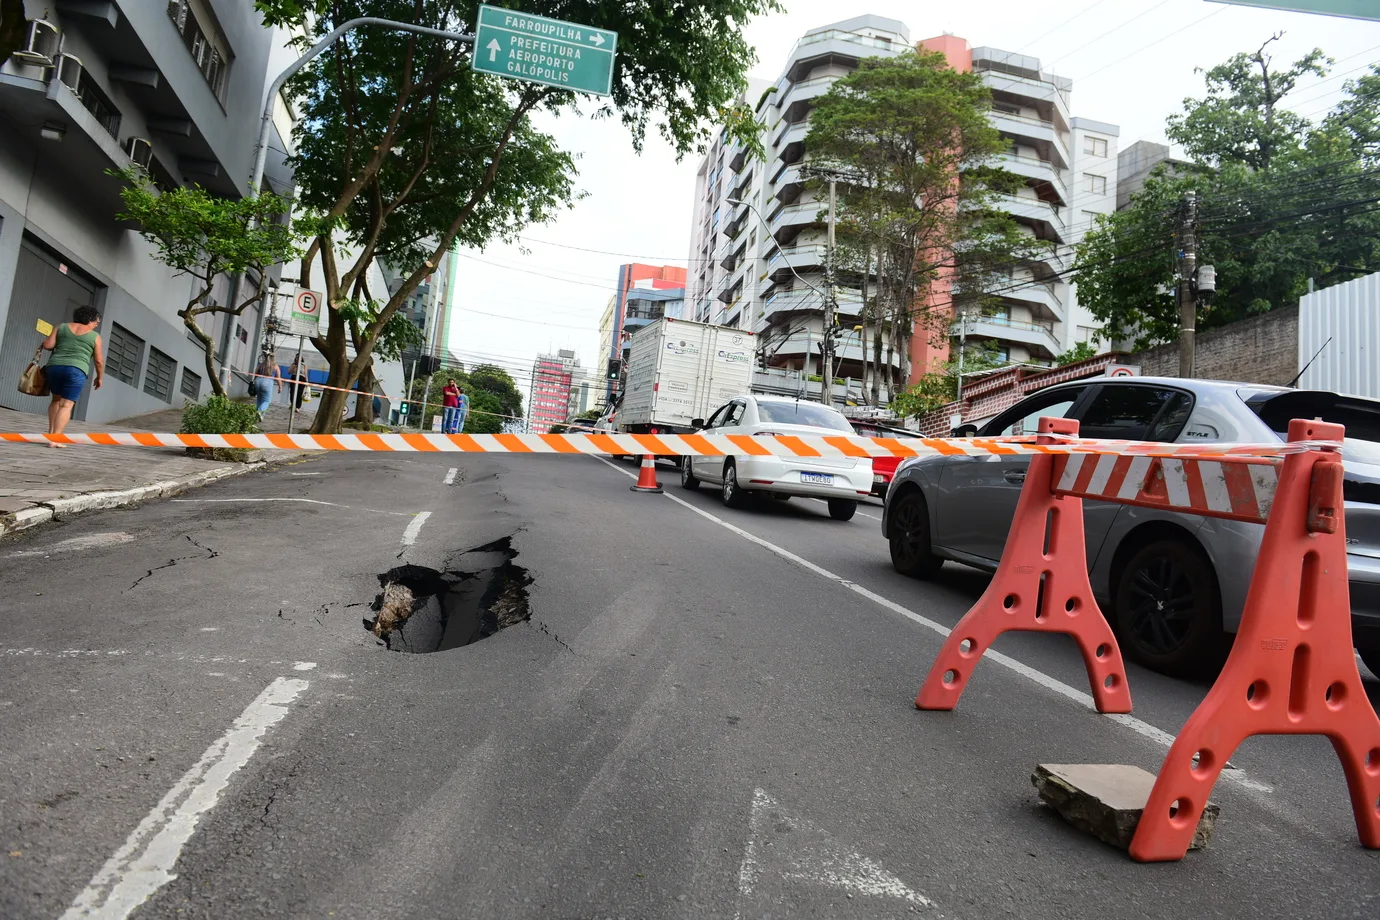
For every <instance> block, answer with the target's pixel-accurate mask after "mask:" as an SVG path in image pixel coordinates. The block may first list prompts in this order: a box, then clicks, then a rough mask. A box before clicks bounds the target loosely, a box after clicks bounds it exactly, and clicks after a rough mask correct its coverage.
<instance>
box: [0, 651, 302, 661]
mask: <svg viewBox="0 0 1380 920" xmlns="http://www.w3.org/2000/svg"><path fill="white" fill-rule="evenodd" d="M124 656H133V657H135V658H141V657H142V658H157V659H158V660H159V661H190V662H192V663H193V664H250V665H284V664H301V663H305V662H289V661H280V660H278V659H273V660H263V661H261V660H258V659H253V658H235V657H233V656H230V655H186V654H180V653H176V652H162V651H153V650H152V649H146V650H145V651H144V652H142V653H140V652H134V651H130V650H129V649H126V648H110V649H87V648H64V649H42V648H0V658H81V659H86V660H91V659H97V658H120V657H124Z"/></svg>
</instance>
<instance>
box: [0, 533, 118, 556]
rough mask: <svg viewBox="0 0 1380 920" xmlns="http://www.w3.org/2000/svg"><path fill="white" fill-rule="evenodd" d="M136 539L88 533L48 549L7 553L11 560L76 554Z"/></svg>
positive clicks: (114, 534)
mask: <svg viewBox="0 0 1380 920" xmlns="http://www.w3.org/2000/svg"><path fill="white" fill-rule="evenodd" d="M133 539H134V534H132V533H124V532H123V531H121V532H118V533H88V534H82V535H81V536H80V537H71V538H70V539H67V540H63V541H61V542H59V543H54V544H53V545H52V546H50V547H48V548H47V549H21V550H16V551H15V552H12V553H6V554H5V555H7V556H9V557H10V558H11V559H18V558H19V557H21V556H51V555H54V554H56V553H75V552H78V551H80V550H84V549H96V548H97V547H100V546H119V545H120V544H121V543H129V542H131V541H132V540H133Z"/></svg>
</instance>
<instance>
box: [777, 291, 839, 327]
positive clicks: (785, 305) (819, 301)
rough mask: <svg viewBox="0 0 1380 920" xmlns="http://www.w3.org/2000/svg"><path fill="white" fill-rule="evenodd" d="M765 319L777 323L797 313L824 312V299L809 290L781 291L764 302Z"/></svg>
mask: <svg viewBox="0 0 1380 920" xmlns="http://www.w3.org/2000/svg"><path fill="white" fill-rule="evenodd" d="M762 312H763V317H764V318H765V320H766V321H767V322H776V321H778V320H781V319H784V318H786V317H789V316H793V315H795V314H797V313H820V314H822V313H823V312H824V298H823V297H822V296H821V295H820V294H817V293H816V292H814V291H812V290H810V289H809V288H803V289H795V290H779V291H777V292H776V293H775V294H772V295H771V296H770V297H767V298H766V299H764V300H763V301H762Z"/></svg>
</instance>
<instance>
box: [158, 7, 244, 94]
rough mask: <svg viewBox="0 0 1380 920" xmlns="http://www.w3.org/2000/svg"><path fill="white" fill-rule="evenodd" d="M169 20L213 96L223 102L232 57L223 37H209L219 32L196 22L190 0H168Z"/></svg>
mask: <svg viewBox="0 0 1380 920" xmlns="http://www.w3.org/2000/svg"><path fill="white" fill-rule="evenodd" d="M168 18H170V19H171V20H172V21H173V25H175V26H177V31H178V33H179V34H180V35H181V36H182V43H183V44H185V45H186V46H187V50H188V51H190V52H191V54H192V60H193V61H195V62H196V67H197V70H200V71H201V75H202V76H203V77H205V78H206V82H207V84H208V85H209V86H210V87H211V92H212V93H214V94H215V96H216V98H217V99H219V100H220V101H221V102H224V101H225V74H226V71H227V70H228V69H229V66H230V60H229V59H230V53H229V49H228V46H227V44H226V42H225V40H224V38H223V37H221V36H219V35H218V34H217V35H216V38H217V39H219V40H215V39H212V38H211V37H210V36H211V35H212V34H214V33H218V32H219V30H218V29H216V30H214V33H213V30H212V29H211V28H208V27H207V26H206V25H204V24H203V23H201V22H200V21H199V20H198V19H197V14H196V13H195V12H194V11H193V10H192V9H191V0H168Z"/></svg>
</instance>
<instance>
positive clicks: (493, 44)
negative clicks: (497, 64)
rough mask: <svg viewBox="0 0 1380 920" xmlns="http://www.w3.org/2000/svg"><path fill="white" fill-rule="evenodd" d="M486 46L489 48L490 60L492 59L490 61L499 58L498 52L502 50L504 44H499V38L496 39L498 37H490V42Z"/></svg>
mask: <svg viewBox="0 0 1380 920" xmlns="http://www.w3.org/2000/svg"><path fill="white" fill-rule="evenodd" d="M484 47H485V48H488V49H489V60H490V61H496V60H498V52H499V51H500V50H502V46H500V45H499V43H498V39H496V38H491V39H489V43H488V44H487V45H485V46H484Z"/></svg>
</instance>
